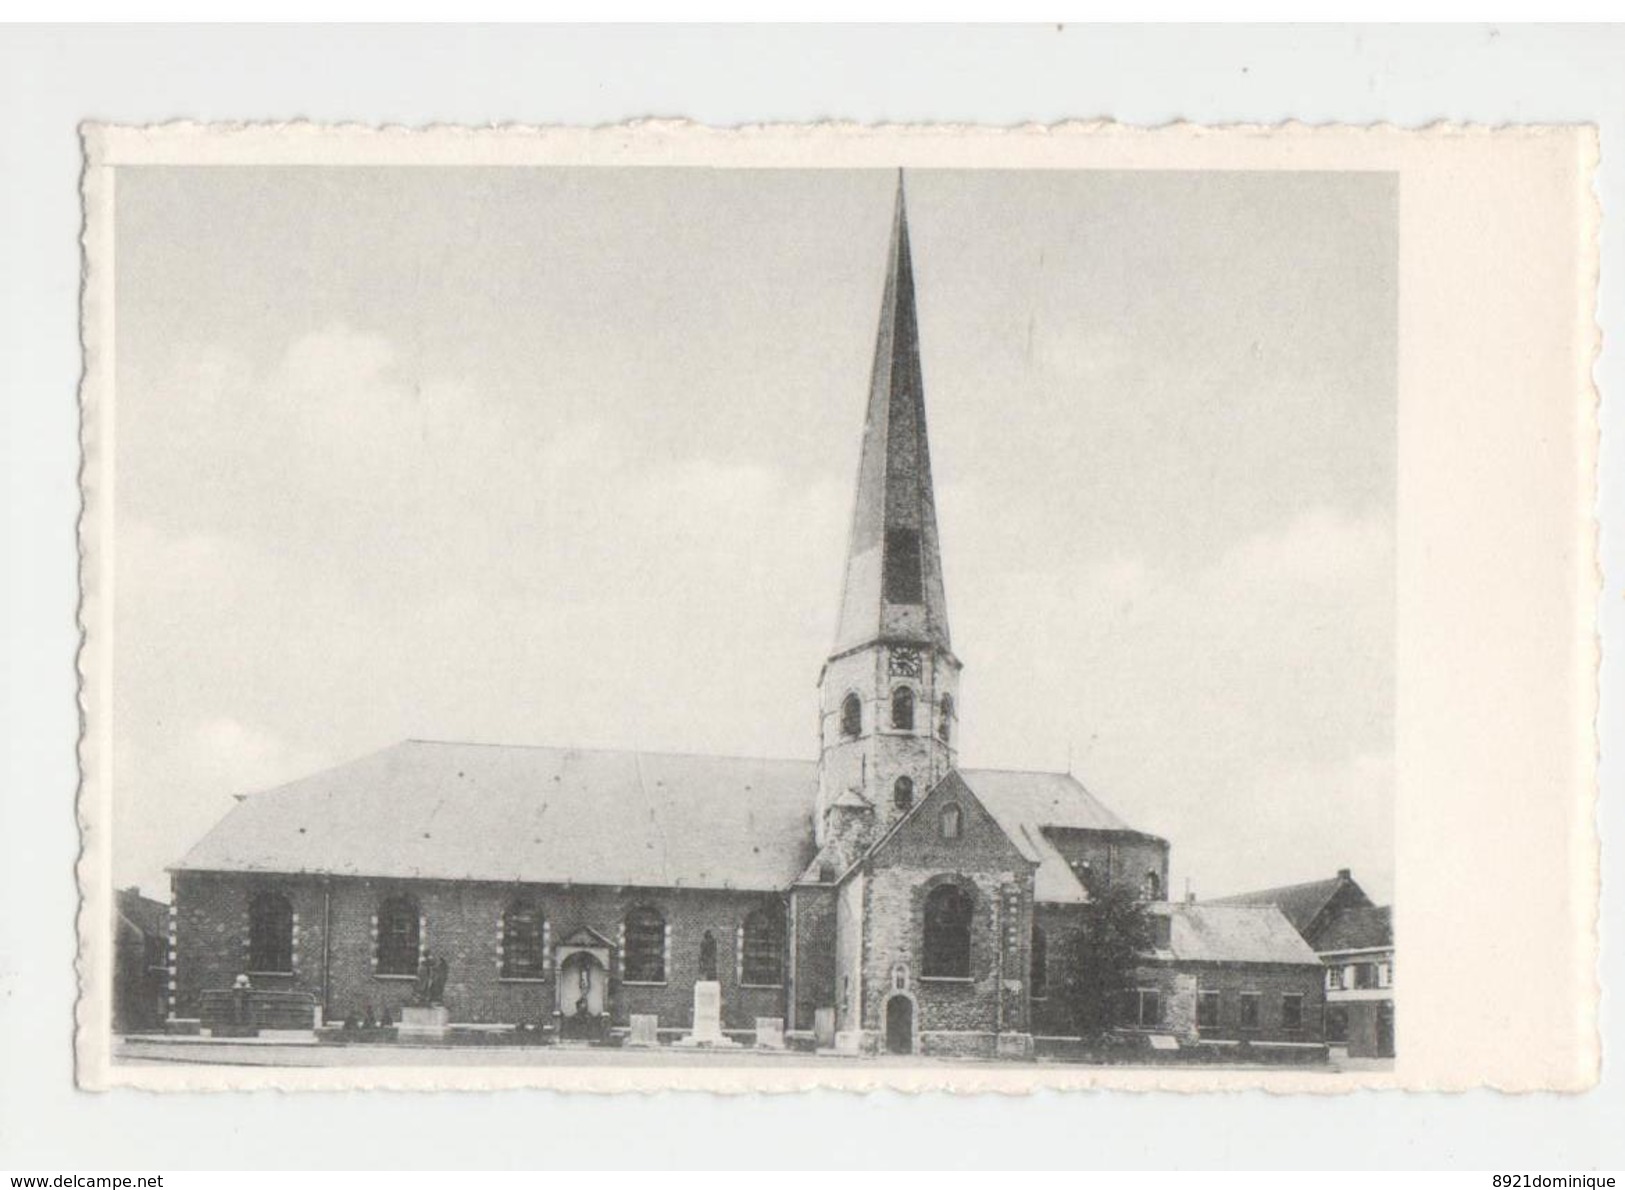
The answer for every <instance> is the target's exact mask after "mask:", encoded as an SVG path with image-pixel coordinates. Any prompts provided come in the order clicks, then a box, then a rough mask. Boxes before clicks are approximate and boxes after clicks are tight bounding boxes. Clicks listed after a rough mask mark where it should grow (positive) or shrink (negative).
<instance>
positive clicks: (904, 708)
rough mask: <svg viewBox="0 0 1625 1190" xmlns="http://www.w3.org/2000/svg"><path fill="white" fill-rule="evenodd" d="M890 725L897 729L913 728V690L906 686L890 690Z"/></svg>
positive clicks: (909, 729) (906, 729)
mask: <svg viewBox="0 0 1625 1190" xmlns="http://www.w3.org/2000/svg"><path fill="white" fill-rule="evenodd" d="M891 725H892V727H894V728H896V729H897V730H898V731H913V730H914V691H912V690H910V689H909V688H908V687H907V686H899V687H897V689H895V690H893V691H892V692H891Z"/></svg>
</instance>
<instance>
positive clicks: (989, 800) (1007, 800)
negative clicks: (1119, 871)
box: [960, 769, 1132, 904]
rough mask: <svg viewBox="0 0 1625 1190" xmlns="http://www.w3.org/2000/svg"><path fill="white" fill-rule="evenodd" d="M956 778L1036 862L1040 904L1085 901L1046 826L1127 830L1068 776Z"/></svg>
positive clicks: (978, 774)
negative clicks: (979, 800)
mask: <svg viewBox="0 0 1625 1190" xmlns="http://www.w3.org/2000/svg"><path fill="white" fill-rule="evenodd" d="M960 775H961V776H963V777H964V779H965V783H966V784H967V785H969V786H970V787H971V789H972V790H973V791H974V792H975V794H976V796H977V797H978V798H980V799H981V802H982V804H983V805H984V806H986V807H987V810H988V813H990V814H991V815H993V817H994V819H996V820H997V821H998V824H999V825H1000V826H1001V827H1003V828H1004V833H1005V834H1007V835H1009V836H1010V838H1011V841H1013V842H1014V843H1015V845H1016V846H1017V847H1018V848H1020V849H1021V851H1022V853H1023V854H1024V855H1026V856H1027V857H1028V858H1029V859H1032V860H1035V861H1037V863H1038V873H1037V875H1036V876H1035V877H1034V888H1033V896H1034V897H1035V898H1036V899H1037V900H1039V901H1042V902H1045V903H1051V904H1054V903H1059V904H1081V903H1083V902H1084V901H1087V900H1088V899H1089V894H1088V893H1087V892H1086V891H1085V890H1084V887H1083V884H1082V883H1081V882H1080V881H1079V880H1078V877H1077V875H1076V874H1075V873H1074V872H1073V871H1072V867H1071V865H1070V864H1068V863H1067V862H1066V858H1065V857H1064V856H1063V855H1062V854H1061V852H1060V851H1059V850H1058V849H1057V848H1056V846H1055V844H1054V843H1052V842H1051V841H1050V840H1049V838H1048V837H1047V836H1046V835H1045V834H1044V828H1045V827H1062V828H1066V829H1072V830H1095V831H1129V830H1131V829H1132V828H1131V827H1130V826H1129V825H1128V824H1127V823H1126V822H1124V821H1123V820H1122V819H1121V818H1119V817H1118V816H1117V815H1116V814H1114V813H1112V812H1111V811H1110V810H1109V809H1107V808H1106V807H1105V806H1104V805H1103V804H1101V802H1100V800H1099V799H1098V798H1096V797H1095V795H1094V794H1092V793H1090V792H1089V790H1088V789H1086V788H1084V786H1083V784H1082V782H1080V781H1079V780H1078V779H1077V778H1076V777H1073V776H1072V775H1071V774H1070V773H1028V772H1019V771H1015V770H1011V769H967V770H964V771H962V772H961V774H960Z"/></svg>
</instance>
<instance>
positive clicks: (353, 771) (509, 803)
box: [175, 740, 1129, 902]
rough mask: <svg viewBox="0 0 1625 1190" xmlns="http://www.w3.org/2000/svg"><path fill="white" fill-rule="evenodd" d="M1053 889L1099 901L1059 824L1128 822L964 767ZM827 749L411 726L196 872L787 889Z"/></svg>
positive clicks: (320, 780) (263, 802)
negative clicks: (476, 733)
mask: <svg viewBox="0 0 1625 1190" xmlns="http://www.w3.org/2000/svg"><path fill="white" fill-rule="evenodd" d="M959 775H960V776H961V778H962V779H963V780H964V781H965V782H966V784H968V785H969V786H970V788H971V790H972V791H973V792H974V793H975V794H976V796H977V798H978V799H979V800H980V801H981V802H982V804H983V805H984V806H985V807H986V808H987V810H988V813H989V814H991V815H992V816H993V818H994V819H995V820H996V821H997V822H998V823H999V826H1000V828H1001V829H1003V830H1004V832H1005V833H1006V834H1008V835H1009V836H1010V839H1011V841H1012V842H1013V843H1014V844H1015V845H1016V847H1017V848H1018V849H1019V850H1020V851H1021V852H1022V854H1023V855H1025V856H1027V857H1028V858H1029V859H1032V860H1033V861H1035V862H1036V863H1037V864H1038V870H1037V877H1036V879H1037V890H1036V891H1037V896H1038V899H1039V900H1041V901H1050V902H1057V901H1058V902H1081V901H1086V900H1088V895H1087V894H1086V893H1085V892H1084V890H1083V886H1082V885H1081V884H1079V883H1078V880H1077V877H1076V876H1074V875H1073V873H1072V870H1071V869H1070V867H1068V865H1067V863H1066V860H1065V859H1064V858H1063V857H1062V856H1061V854H1060V852H1059V851H1057V850H1056V849H1055V847H1054V845H1053V844H1052V843H1051V842H1050V841H1049V840H1048V839H1047V838H1046V837H1045V836H1044V834H1043V830H1042V828H1044V827H1052V826H1055V827H1070V828H1081V829H1089V830H1105V831H1127V830H1128V829H1129V828H1128V826H1127V825H1126V824H1125V823H1124V822H1123V821H1122V820H1121V819H1120V818H1118V817H1117V816H1116V815H1115V814H1113V813H1112V812H1111V811H1110V810H1108V809H1107V808H1106V807H1105V806H1103V805H1102V804H1101V803H1100V802H1099V801H1098V800H1097V799H1096V798H1095V797H1094V795H1093V794H1091V793H1090V792H1089V791H1088V790H1087V789H1085V788H1084V787H1083V785H1081V784H1080V783H1079V782H1078V781H1077V780H1076V779H1075V778H1073V777H1071V776H1068V775H1066V774H1064V773H1022V772H1012V771H1009V770H1003V769H968V770H963V771H961V772H960V774H959ZM817 787H818V766H817V763H816V762H814V761H810V760H762V759H751V758H745V757H732V756H693V755H684V754H675V753H649V752H626V751H605V750H590V749H577V748H544V747H520V746H512V745H490V744H460V743H443V742H435V741H428V740H407V741H405V742H403V743H399V744H395V745H393V746H391V747H388V748H385V749H383V750H382V751H380V752H375V753H373V754H372V755H370V756H364V757H362V758H361V759H359V760H355V761H351V762H350V763H348V764H343V765H339V766H338V767H336V768H331V769H327V770H324V771H322V772H319V773H315V774H313V775H311V776H309V777H304V778H301V779H300V780H297V781H292V782H290V783H288V784H286V785H282V786H279V787H277V788H274V789H269V790H266V791H264V792H261V793H255V794H251V795H249V796H248V797H245V798H244V799H242V801H241V802H240V804H239V805H237V806H236V807H235V808H234V809H233V810H232V811H231V812H230V813H229V814H227V815H226V817H225V818H223V819H222V820H221V821H220V822H219V823H218V824H217V825H216V826H215V827H214V829H213V830H211V831H210V832H209V833H208V834H207V835H205V836H204V837H203V839H202V840H201V841H200V842H199V843H198V844H197V845H196V846H195V847H193V848H192V849H191V851H189V852H188V853H187V854H186V856H185V857H184V858H183V859H182V860H181V861H180V862H179V863H178V864H177V865H175V866H176V869H177V870H180V871H246V872H290V873H292V872H311V873H320V874H325V875H335V876H376V877H398V878H419V879H443V880H491V881H500V882H530V883H564V882H570V883H576V884H624V885H639V886H643V887H650V888H675V887H692V888H737V889H760V890H766V889H783V888H787V887H789V885H790V884H791V883H793V882H794V881H795V880H796V878H797V877H798V876H799V875H800V874H801V873H803V872H804V871H805V870H806V869H807V867H808V865H809V864H810V863H811V862H812V859H813V856H814V853H815V851H816V848H815V845H814V842H813V823H812V814H813V806H814V804H815V801H816V794H817Z"/></svg>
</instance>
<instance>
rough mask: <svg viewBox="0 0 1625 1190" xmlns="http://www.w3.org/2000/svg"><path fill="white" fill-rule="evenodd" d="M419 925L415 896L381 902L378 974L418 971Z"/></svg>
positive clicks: (379, 910) (402, 973) (393, 898)
mask: <svg viewBox="0 0 1625 1190" xmlns="http://www.w3.org/2000/svg"><path fill="white" fill-rule="evenodd" d="M418 928H419V922H418V903H417V902H416V901H414V900H413V899H412V898H411V897H390V898H389V899H388V900H386V901H385V902H384V903H383V904H382V905H380V906H378V954H377V959H378V965H377V971H378V974H380V975H416V974H417V970H418V937H419V936H418Z"/></svg>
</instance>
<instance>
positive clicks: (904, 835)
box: [862, 782, 1034, 1054]
mask: <svg viewBox="0 0 1625 1190" xmlns="http://www.w3.org/2000/svg"><path fill="white" fill-rule="evenodd" d="M951 786H952V783H951V782H950V783H946V784H945V785H944V786H939V787H938V788H937V789H936V790H934V791H933V792H932V794H931V796H930V797H929V798H928V799H927V801H926V802H925V803H924V804H922V805H921V806H920V810H919V813H917V814H916V815H915V816H914V817H912V818H911V819H910V820H909V821H908V822H906V823H905V824H904V825H903V827H902V829H900V830H899V831H898V833H897V835H895V836H894V837H893V839H892V840H891V841H890V842H889V843H888V845H887V846H886V847H884V848H882V849H880V850H879V851H878V852H877V853H876V854H875V855H874V857H873V858H872V859H871V862H870V868H869V878H868V885H869V887H868V891H867V904H866V905H865V908H864V914H863V929H864V943H863V1005H862V1019H863V1028H864V1029H865V1030H867V1031H871V1032H872V1033H873V1034H875V1035H876V1037H877V1038H878V1037H879V1035H881V1034H883V1032H884V1029H885V1020H886V1002H887V1000H888V999H890V998H891V996H892V995H894V994H896V993H898V992H900V991H906V992H907V993H909V994H910V995H912V997H913V999H914V1004H915V1017H914V1028H915V1030H916V1033H917V1034H918V1036H919V1048H920V1049H921V1051H922V1052H925V1053H977V1054H990V1053H992V1052H993V1050H994V1046H995V1039H996V1037H997V1036H998V1034H999V1033H1000V1032H1005V1033H1025V1032H1027V1030H1028V1023H1027V1015H1028V1013H1027V976H1028V970H1027V967H1028V963H1029V962H1030V952H1029V948H1028V947H1029V938H1030V935H1031V932H1032V890H1033V871H1034V868H1033V865H1032V864H1031V862H1030V861H1028V860H1026V859H1025V857H1023V856H1022V855H1021V854H1020V853H1019V852H1017V851H1016V850H1015V848H1014V847H1013V846H1012V845H1011V843H1010V842H1009V839H1008V838H1007V837H1006V836H1005V834H1004V833H1003V831H1002V830H1001V829H1000V828H999V827H998V825H997V824H996V823H995V822H994V821H993V820H992V818H991V817H989V816H988V814H987V813H986V811H985V810H983V809H982V808H981V806H980V805H979V804H978V803H977V802H976V800H975V798H974V797H968V796H965V795H964V794H963V793H962V792H960V791H956V790H955V789H954V788H952V787H951ZM950 801H951V802H953V803H954V804H956V805H958V806H959V807H960V808H961V810H962V811H963V813H964V817H963V828H962V833H961V835H960V837H959V838H957V839H946V838H943V837H942V835H941V833H940V831H939V829H938V824H939V821H940V814H941V812H942V810H943V809H945V808H946V806H947V804H948V803H949V802H950ZM948 881H951V882H953V883H955V884H957V885H958V886H959V887H960V888H961V889H963V890H964V891H966V892H968V893H969V894H970V895H971V898H972V902H973V907H974V908H973V913H972V917H971V936H970V977H969V978H968V979H963V980H960V979H940V978H927V977H925V976H924V975H923V974H922V969H923V961H924V953H923V952H924V940H925V904H926V901H927V899H928V898H929V896H930V895H931V893H932V892H933V891H934V890H935V889H936V888H937V887H938V886H939V885H941V884H943V883H944V882H948Z"/></svg>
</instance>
